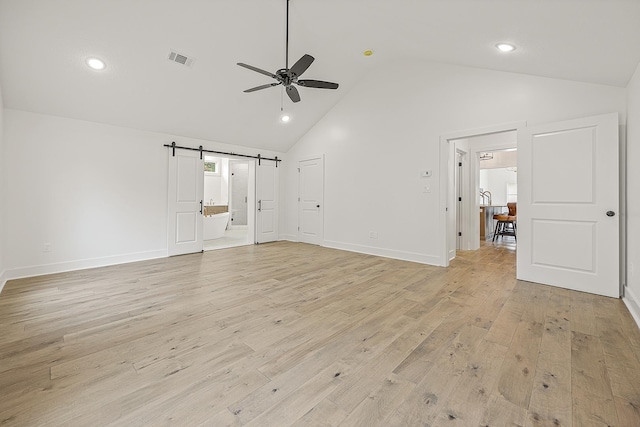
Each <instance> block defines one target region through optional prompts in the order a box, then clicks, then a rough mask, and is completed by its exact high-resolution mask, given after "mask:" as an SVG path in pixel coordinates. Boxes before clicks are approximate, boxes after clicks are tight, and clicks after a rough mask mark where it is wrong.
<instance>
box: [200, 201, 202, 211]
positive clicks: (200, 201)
mask: <svg viewBox="0 0 640 427" xmlns="http://www.w3.org/2000/svg"><path fill="white" fill-rule="evenodd" d="M200 215H202V200H200Z"/></svg>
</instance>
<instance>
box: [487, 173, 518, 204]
mask: <svg viewBox="0 0 640 427" xmlns="http://www.w3.org/2000/svg"><path fill="white" fill-rule="evenodd" d="M517 183H518V175H517V174H516V173H515V172H514V171H511V170H508V169H506V168H498V169H481V170H480V188H482V189H483V190H484V191H489V192H490V193H491V204H493V205H501V206H506V205H507V185H508V184H517Z"/></svg>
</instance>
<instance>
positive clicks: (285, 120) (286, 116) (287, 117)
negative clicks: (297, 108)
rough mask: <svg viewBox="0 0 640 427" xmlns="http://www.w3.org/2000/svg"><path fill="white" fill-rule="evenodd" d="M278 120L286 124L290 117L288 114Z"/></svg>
mask: <svg viewBox="0 0 640 427" xmlns="http://www.w3.org/2000/svg"><path fill="white" fill-rule="evenodd" d="M280 120H282V122H283V123H287V122H288V121H289V120H291V116H290V115H288V114H285V115H283V116H282V117H280Z"/></svg>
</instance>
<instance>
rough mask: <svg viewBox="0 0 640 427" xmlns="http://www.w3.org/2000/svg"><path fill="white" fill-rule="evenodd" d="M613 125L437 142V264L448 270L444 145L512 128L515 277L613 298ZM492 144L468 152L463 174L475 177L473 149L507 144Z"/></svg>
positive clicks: (448, 181) (599, 121) (451, 154)
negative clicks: (515, 149) (516, 246)
mask: <svg viewBox="0 0 640 427" xmlns="http://www.w3.org/2000/svg"><path fill="white" fill-rule="evenodd" d="M618 121H619V119H618V113H609V114H603V115H600V116H591V117H582V118H578V119H573V120H566V121H562V122H552V123H545V124H540V125H536V126H531V127H527V126H526V125H525V124H521V125H516V126H513V127H507V126H500V127H495V128H493V129H491V130H488V131H484V130H483V131H480V132H460V133H457V134H454V135H448V136H443V137H441V139H440V144H441V145H440V148H441V151H440V167H441V170H442V173H441V175H442V176H443V177H444V179H442V180H441V184H440V191H441V192H442V197H441V199H440V202H441V205H440V206H441V208H442V210H441V216H440V219H441V221H442V224H443V227H442V228H443V229H444V230H443V232H442V235H441V236H442V238H441V242H443V245H442V246H443V251H442V253H441V254H442V255H441V256H442V265H443V266H445V267H446V266H448V265H449V257H448V255H449V250H450V245H449V236H450V235H451V234H452V230H455V222H454V221H452V220H451V213H450V212H449V210H455V202H454V200H453V197H454V195H455V192H454V191H453V190H452V188H451V187H452V186H453V183H454V180H453V175H454V161H452V159H454V158H455V151H454V144H453V143H452V142H453V141H455V140H458V139H463V138H470V137H472V136H476V135H477V136H478V137H480V136H485V135H486V136H488V137H491V135H492V134H501V133H507V132H508V131H513V130H515V131H517V134H516V141H517V146H518V149H519V150H520V155H519V158H518V166H517V168H518V170H517V171H518V181H519V184H518V190H519V191H518V193H519V194H518V205H519V207H518V211H517V212H518V214H517V217H518V231H517V234H518V239H519V240H520V242H521V243H522V245H520V246H521V248H520V250H518V252H517V258H516V259H517V276H516V277H517V279H518V280H524V281H531V282H537V283H543V284H546V285H551V286H558V287H562V288H566V289H573V290H578V291H582V292H589V293H594V294H599V295H605V296H611V297H618V296H619V295H620V280H619V279H620V275H619V273H620V256H619V249H620V248H619V241H620V235H619V233H620V228H619V221H618V215H617V213H618V211H619V209H620V205H619V192H618V188H619V187H618V186H619V158H618V147H619V141H618V136H619V128H618V126H619V124H618ZM493 145H494V146H490V147H484V148H483V149H482V150H476V149H475V148H473V149H471V148H470V152H471V153H472V154H474V155H475V156H477V159H478V162H475V161H474V162H471V163H472V164H471V169H474V168H475V170H472V174H471V175H472V176H473V175H475V176H476V177H478V176H479V173H478V172H479V161H480V152H490V151H501V150H506V149H509V148H513V147H511V146H509V145H508V144H507V145H504V144H498V143H495V144H493ZM473 157H474V156H471V158H473ZM602 171H606V172H605V173H602ZM445 174H446V175H445ZM443 181H444V182H443ZM469 185H471V184H469ZM478 206H479V203H476V208H477V207H478ZM477 213H478V212H477V211H475V212H471V215H477ZM464 214H465V212H463V215H464ZM475 236H479V233H472V236H471V237H475ZM478 241H479V239H478Z"/></svg>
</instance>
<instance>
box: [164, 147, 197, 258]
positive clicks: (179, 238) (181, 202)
mask: <svg viewBox="0 0 640 427" xmlns="http://www.w3.org/2000/svg"><path fill="white" fill-rule="evenodd" d="M203 194H204V162H203V160H202V159H201V158H200V152H197V151H186V150H176V151H175V156H173V155H171V154H169V219H168V221H169V224H168V228H169V235H168V242H169V244H168V252H169V255H170V256H171V255H182V254H189V253H194V252H201V251H202V209H203V206H202V197H203Z"/></svg>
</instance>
